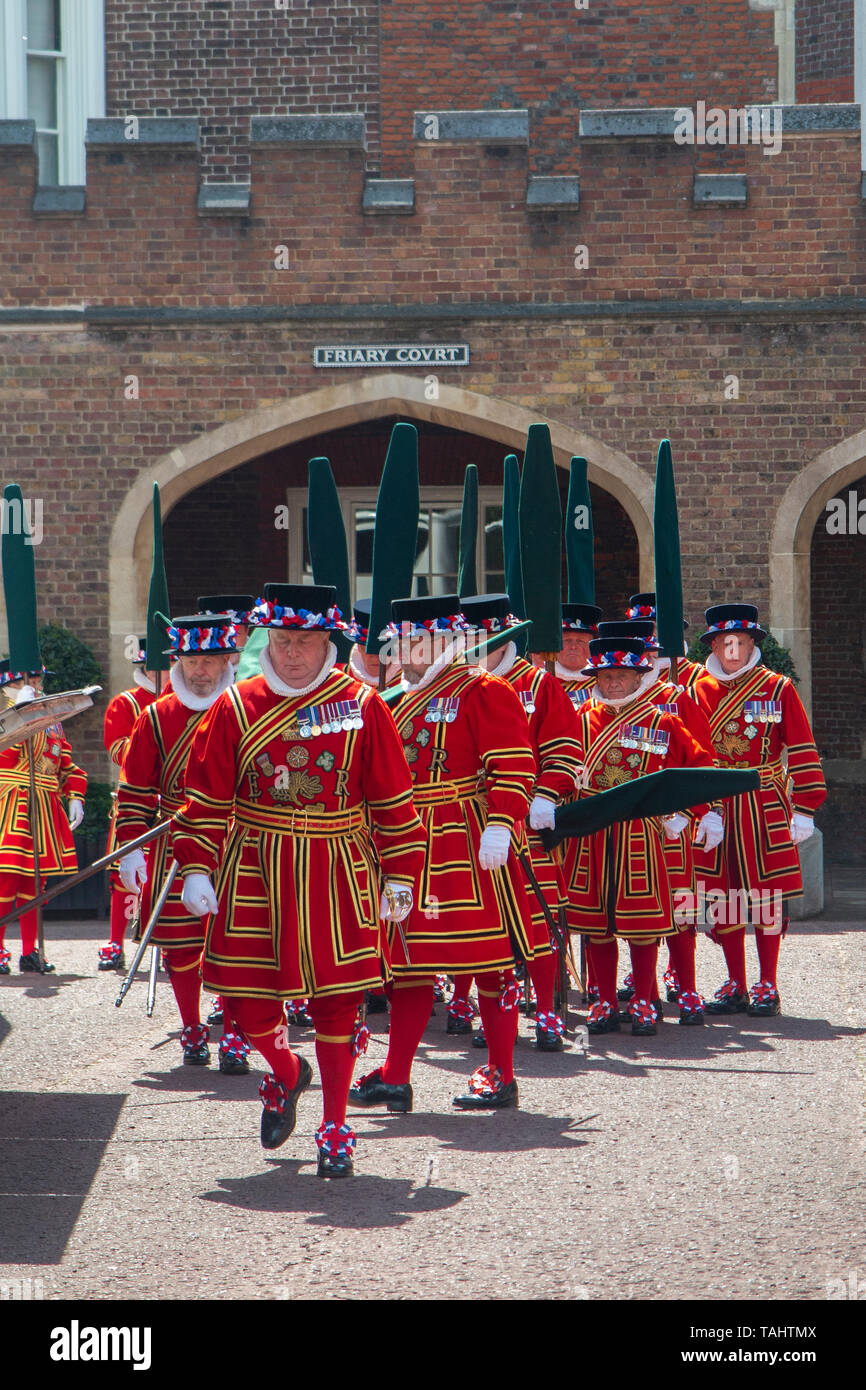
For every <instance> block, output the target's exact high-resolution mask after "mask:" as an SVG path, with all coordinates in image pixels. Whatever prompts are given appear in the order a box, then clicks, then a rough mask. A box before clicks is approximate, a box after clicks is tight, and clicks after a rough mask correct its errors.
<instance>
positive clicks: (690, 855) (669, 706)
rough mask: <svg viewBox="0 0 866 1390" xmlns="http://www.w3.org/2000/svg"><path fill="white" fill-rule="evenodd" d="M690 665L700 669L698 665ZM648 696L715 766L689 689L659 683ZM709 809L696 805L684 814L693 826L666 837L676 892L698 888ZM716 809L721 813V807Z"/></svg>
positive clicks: (707, 732)
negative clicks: (698, 859) (699, 848)
mask: <svg viewBox="0 0 866 1390" xmlns="http://www.w3.org/2000/svg"><path fill="white" fill-rule="evenodd" d="M690 664H691V665H693V666H696V663H695V662H691V663H690ZM696 669H697V670H698V671H702V670H703V669H704V668H703V667H702V666H696ZM646 695H647V697H648V698H649V699H650V700H652V701H653V703H654V704H656V705H658V706H659V708H661V709H663V710H665V711H666V713H668V714H673V715H676V716H677V717H678V718H680V719H681V720H682V721H683V723H684V724H685V726H686V728H687V729H688V731H689V733H690V734H691V735H692V737H693V738H695V739H697V741H698V743H699V744H700V745H701V747H702V748H703V750H704V752H705V753H707V754H708V756H709V758H710V760H711V762H712V763H715V761H716V756H715V753H714V751H713V740H712V737H711V736H710V726H709V723H708V721H707V716H706V715H705V714H704V712H703V710H702V709H701V707H700V705H699V704H698V703H697V701H696V700H695V699H694V698H693V697H692V695H691V694H689V693H688V687H686V690H685V691H680V690H679V689H678V686H676V685H671V684H670V683H669V682H668V681H665V680H657V681H656V682H655V684H654V685H651V686H650V687H649V689H648V690H647V691H646ZM709 809H710V808H709V806H708V805H703V806H693V807H692V809H691V810H690V811H685V812H683V814H684V815H686V816H688V818H689V824H688V825H687V826H686V828H685V830H684V831H683V833H682V834H681V835H678V836H677V838H676V839H675V840H669V839H668V837H667V836H666V835H665V836H664V851H665V864H666V866H667V871H668V880H669V882H670V886H671V891H672V892H676V891H677V890H678V889H688V890H689V891H690V892H691V891H692V890H693V889H694V887H695V860H694V832H695V829H696V827H697V824H698V822H699V821H700V819H701V817H702V816H703V814H704V812H705V811H708V810H709ZM715 809H717V810H719V811H721V809H722V807H721V804H719V805H718V806H716V807H715Z"/></svg>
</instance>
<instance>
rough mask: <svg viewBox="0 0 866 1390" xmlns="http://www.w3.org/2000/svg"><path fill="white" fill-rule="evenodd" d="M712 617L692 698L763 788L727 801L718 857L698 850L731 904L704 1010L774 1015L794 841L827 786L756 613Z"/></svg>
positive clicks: (708, 876) (741, 610)
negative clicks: (766, 654)
mask: <svg viewBox="0 0 866 1390" xmlns="http://www.w3.org/2000/svg"><path fill="white" fill-rule="evenodd" d="M706 619H707V630H706V632H705V633H703V634H702V638H701V640H702V641H703V642H704V643H705V644H706V645H708V646H709V647H710V654H709V655H708V657H707V660H706V665H705V669H704V673H703V675H702V676H701V677H700V678H699V679H698V680H697V682H696V683H695V697H696V699H697V701H698V703H699V705H700V706H701V709H702V710H703V711H704V714H705V715H706V716H707V719H708V720H709V724H710V733H711V735H712V739H713V746H714V748H715V752H716V757H717V759H718V763H719V766H720V767H742V768H746V767H756V768H758V769H759V770H760V777H761V786H760V789H759V790H758V791H756V792H748V793H747V794H746V795H745V796H738V797H735V798H734V799H733V800H732V801H729V802H726V803H725V838H724V841H723V842H722V843H721V844H720V845H719V846H718V848H717V849H715V850H714V852H713V853H712V854H702V853H700V852H699V851H696V854H695V869H696V873H697V875H698V877H699V878H700V879H703V880H705V882H706V883H707V886H708V887H709V888H710V889H711V890H712V891H713V893H714V896H715V895H716V894H718V897H722V898H723V899H724V903H725V911H724V912H723V913H720V912H719V905H718V898H717V900H716V906H715V909H714V915H715V918H716V925H715V928H714V930H713V933H712V935H713V936H714V938H715V939H718V940H720V941H721V944H722V948H723V950H724V953H725V962H726V964H727V968H728V979H727V980H726V981H725V983H724V984H723V985H722V986H721V988H720V989H718V990H717V991H716V997H715V1000H714V1001H711V1002H710V1003H709V1004H707V1006H706V1007H707V1012H708V1013H714V1014H733V1013H743V1012H746V1011H747V1012H748V1013H750V1014H752V1015H753V1016H757V1017H762V1016H769V1015H773V1014H778V1013H781V1003H780V1000H779V990H778V985H777V981H776V972H777V968H778V960H779V946H780V944H781V940H782V936H783V935H784V934H785V931H786V929H787V922H786V920H785V919H784V916H783V913H784V907H783V903H784V899H785V898H786V897H797V896H798V895H799V894H801V893H802V891H803V882H802V878H801V875H800V860H799V855H798V853H797V845H799V844H801V843H802V842H803V841H804V840H806V839H808V838H809V836H810V835H811V834H812V831H813V830H814V828H815V825H814V820H813V816H814V813H815V811H816V810H817V809H818V807H819V806H820V805H821V804H822V802H823V801H824V798H825V797H826V795H827V788H826V785H825V782H824V774H823V772H822V770H821V761H820V758H819V757H818V750H817V748H816V747H815V739H814V736H813V734H812V729H811V726H810V724H809V720H808V717H807V715H806V711H805V710H804V709H803V706H802V704H801V702H800V697H799V695H798V694H797V692H796V690H795V689H794V685H793V682H792V681H791V680H789V679H788V677H787V676H781V675H778V674H777V673H776V672H775V671H770V670H768V668H767V667H766V666H763V665H762V664H761V649H760V647H758V646H757V645H756V643H757V642H759V641H760V640H761V638H762V637H765V636H766V633H765V632H764V630H763V629H762V628H761V626H760V625H759V623H758V610H757V608H755V607H754V606H753V605H752V604H750V603H727V604H718V605H716V606H715V607H713V608H708V609H707V611H706ZM783 751H784V753H785V756H786V764H787V765H785V764H784V763H783V761H782V754H783ZM746 897H748V899H749V902H748V907H747V906H746V901H745V900H746ZM756 898H757V899H758V904H757V905H756V903H755V899H756ZM769 899H772V903H773V907H772V909H770V906H769V901H768V900H769ZM756 907H757V910H756ZM749 916H751V917H752V919H753V921H754V923H755V940H756V944H757V948H758V961H759V966H760V972H761V978H760V980H759V981H758V983H757V984H755V985H753V986H752V988H751V989H750V990H749V992H748V994H747V993H746V923H747V920H748V918H749ZM759 922H760V923H763V925H759Z"/></svg>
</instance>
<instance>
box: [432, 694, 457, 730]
mask: <svg viewBox="0 0 866 1390" xmlns="http://www.w3.org/2000/svg"><path fill="white" fill-rule="evenodd" d="M459 708H460V700H459V697H458V696H456V695H448V696H444V697H439V698H437V699H433V700H430V701H429V703H428V705H427V709H426V710H425V712H424V723H425V724H453V723H454V720H455V719H456V718H457V711H458V709H459Z"/></svg>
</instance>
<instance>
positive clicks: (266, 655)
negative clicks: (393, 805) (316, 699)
mask: <svg viewBox="0 0 866 1390" xmlns="http://www.w3.org/2000/svg"><path fill="white" fill-rule="evenodd" d="M336 660H337V648H336V647H335V645H334V643H333V642H329V643H328V655H327V656H326V657H325V664H324V666H323V667H322V669H321V671H320V672H319V674H318V675H317V676H314V677H313V679H312V680H311V681H310V684H309V685H299V686H294V685H286V683H285V681H281V680H280V678H279V676H278V675H277V673H276V671H275V670H274V663H273V662H272V661H271V654H270V652H269V651H268V649H267V647H262V655H261V663H262V675H263V676H264V678H265V680H266V682H267V685H268V689H269V690H272V691H273V692H274V694H275V695H289V696H292V697H294V696H295V695H309V693H310V691H311V690H315V689H316V687H317V686H320V685H321V684H322V682H323V681H325V680H327V678H328V676H329V675H330V674H331V669H332V667H333V665H334V662H335V661H336Z"/></svg>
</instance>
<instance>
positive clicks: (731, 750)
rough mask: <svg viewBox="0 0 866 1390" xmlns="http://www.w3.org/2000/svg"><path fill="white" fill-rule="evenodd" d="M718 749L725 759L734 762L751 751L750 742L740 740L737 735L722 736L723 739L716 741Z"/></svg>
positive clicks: (743, 739)
mask: <svg viewBox="0 0 866 1390" xmlns="http://www.w3.org/2000/svg"><path fill="white" fill-rule="evenodd" d="M716 748H717V749H718V750H719V752H720V753H721V755H722V757H723V758H726V759H728V760H729V761H730V762H733V761H734V760H735V759H736V758H741V757H742V756H743V754H744V753H747V752H748V750H749V740H748V739H747V738H740V737H739V735H737V734H722V736H721V738H717V739H716Z"/></svg>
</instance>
